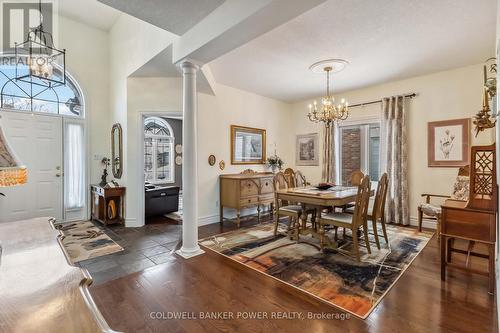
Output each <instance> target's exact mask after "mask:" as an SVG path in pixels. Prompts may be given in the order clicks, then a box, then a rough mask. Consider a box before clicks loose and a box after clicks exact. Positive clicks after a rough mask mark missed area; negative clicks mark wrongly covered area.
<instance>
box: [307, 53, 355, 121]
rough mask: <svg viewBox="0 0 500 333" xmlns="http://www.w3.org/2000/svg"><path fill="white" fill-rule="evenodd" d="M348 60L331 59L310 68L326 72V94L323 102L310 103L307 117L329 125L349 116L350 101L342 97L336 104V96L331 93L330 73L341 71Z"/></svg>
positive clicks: (314, 70)
mask: <svg viewBox="0 0 500 333" xmlns="http://www.w3.org/2000/svg"><path fill="white" fill-rule="evenodd" d="M346 64H347V61H345V60H340V59H329V60H324V61H320V62H317V63H315V64H313V65H311V67H309V69H310V70H311V71H313V72H316V73H318V71H319V70H321V71H322V72H325V73H326V95H325V96H324V97H323V98H322V99H321V103H320V104H318V103H317V102H316V101H314V102H313V103H312V104H309V112H308V113H307V118H309V120H310V121H312V122H315V123H319V122H323V123H325V125H326V126H329V125H330V124H331V123H333V122H339V121H342V120H346V119H347V117H349V108H348V103H347V101H346V100H345V99H342V100H341V101H340V103H339V104H335V97H333V96H332V95H331V94H330V75H331V73H333V72H336V73H338V72H340V71H341V70H343V69H344V68H345V66H346Z"/></svg>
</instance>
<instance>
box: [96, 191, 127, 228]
mask: <svg viewBox="0 0 500 333" xmlns="http://www.w3.org/2000/svg"><path fill="white" fill-rule="evenodd" d="M90 189H91V190H90V192H91V193H90V194H91V195H90V197H91V198H92V204H91V207H92V208H91V215H92V219H93V220H95V221H99V222H101V223H103V224H105V225H107V224H114V223H121V224H124V221H125V220H124V218H123V216H124V212H125V187H103V186H100V185H91V186H90ZM110 205H114V215H113V212H112V207H110Z"/></svg>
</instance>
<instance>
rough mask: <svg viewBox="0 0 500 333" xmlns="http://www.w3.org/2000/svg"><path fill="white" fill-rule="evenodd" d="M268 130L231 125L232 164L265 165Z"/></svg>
mask: <svg viewBox="0 0 500 333" xmlns="http://www.w3.org/2000/svg"><path fill="white" fill-rule="evenodd" d="M265 163H266V130H265V129H259V128H251V127H244V126H237V125H231V164H265Z"/></svg>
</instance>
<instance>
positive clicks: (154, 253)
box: [79, 220, 182, 284]
mask: <svg viewBox="0 0 500 333" xmlns="http://www.w3.org/2000/svg"><path fill="white" fill-rule="evenodd" d="M94 223H96V225H97V226H98V227H100V228H103V229H104V230H105V232H106V234H108V236H109V237H111V239H113V240H114V241H115V242H117V243H118V244H120V245H121V246H122V247H123V248H124V251H121V252H118V253H113V254H110V255H107V256H102V257H99V258H94V259H89V260H85V261H82V262H80V263H79V265H80V266H81V267H83V268H86V269H87V270H88V271H89V273H90V275H91V276H92V278H93V280H94V284H101V283H104V282H107V281H110V280H113V279H116V278H118V277H121V276H125V275H128V274H131V273H135V272H138V271H141V270H143V269H146V268H148V267H152V266H155V265H159V264H162V263H165V262H167V261H168V260H169V258H170V257H171V256H172V255H173V251H174V250H175V249H176V248H177V245H178V244H179V242H180V239H181V230H182V225H177V224H174V223H172V222H169V221H165V220H164V221H158V220H155V221H154V223H152V224H146V225H145V226H144V227H141V228H125V227H123V226H107V227H104V226H103V225H101V224H99V223H97V222H94Z"/></svg>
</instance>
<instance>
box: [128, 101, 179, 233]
mask: <svg viewBox="0 0 500 333" xmlns="http://www.w3.org/2000/svg"><path fill="white" fill-rule="evenodd" d="M147 117H167V118H168V117H175V118H178V117H181V118H182V111H139V112H138V121H137V132H138V133H139V144H138V145H137V152H136V153H137V155H136V156H142V158H139V164H138V166H137V177H136V179H137V189H138V191H140V192H139V193H142V194H141V195H139V204H138V206H137V220H136V221H135V224H136V225H139V226H142V225H144V224H145V223H146V221H145V220H146V219H145V214H146V208H145V205H146V203H145V200H144V199H145V194H144V182H145V179H144V119H145V118H147Z"/></svg>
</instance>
